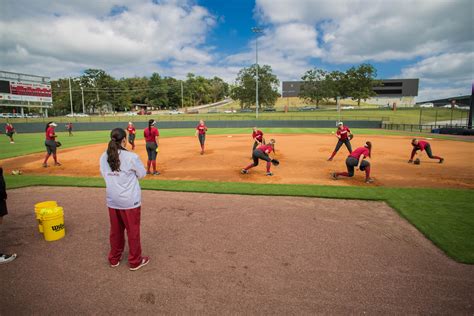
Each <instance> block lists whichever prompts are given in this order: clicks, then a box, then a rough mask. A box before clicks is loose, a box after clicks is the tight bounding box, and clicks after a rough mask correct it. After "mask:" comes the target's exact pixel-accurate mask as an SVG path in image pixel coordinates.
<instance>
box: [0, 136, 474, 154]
mask: <svg viewBox="0 0 474 316" xmlns="http://www.w3.org/2000/svg"><path fill="white" fill-rule="evenodd" d="M335 130H336V129H335V128H265V129H264V131H265V133H266V134H330V133H331V132H334V131H335ZM352 131H353V133H354V134H355V135H408V136H414V137H415V136H421V137H431V138H441V139H452V140H459V138H456V137H453V136H446V135H439V134H430V133H418V132H398V131H389V130H382V129H353V130H352ZM194 132H195V131H194V129H191V128H186V129H161V130H160V135H161V137H177V136H193V135H194ZM109 133H110V132H109V131H91V132H74V136H72V137H69V136H68V134H67V132H58V133H57V135H58V141H60V142H61V143H62V144H63V147H61V148H72V147H77V146H84V145H92V144H100V143H107V142H108V140H109ZM247 133H248V134H249V135H250V133H251V129H250V128H213V129H210V130H209V132H208V135H222V134H247ZM142 138H143V135H142V133H141V132H138V133H137V139H142ZM14 139H15V144H10V143H9V139H8V137H6V136H5V135H0V159H5V158H11V157H18V156H23V155H27V154H32V153H37V152H43V151H45V147H44V134H43V133H31V134H15V135H14ZM465 141H474V138H473V139H471V140H469V139H465Z"/></svg>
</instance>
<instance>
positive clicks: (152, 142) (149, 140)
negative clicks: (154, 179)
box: [143, 119, 160, 176]
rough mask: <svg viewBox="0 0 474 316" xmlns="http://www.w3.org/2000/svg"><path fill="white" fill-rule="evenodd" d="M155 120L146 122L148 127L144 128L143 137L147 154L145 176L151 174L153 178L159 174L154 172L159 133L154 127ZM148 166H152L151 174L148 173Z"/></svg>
mask: <svg viewBox="0 0 474 316" xmlns="http://www.w3.org/2000/svg"><path fill="white" fill-rule="evenodd" d="M155 124H156V122H155V120H153V119H151V120H149V121H148V127H147V128H145V131H144V132H143V136H145V142H146V146H145V147H146V152H147V154H148V161H147V163H146V174H153V175H154V176H156V175H159V174H160V173H159V172H158V171H156V156H157V154H158V145H159V143H158V136H160V132H159V131H158V129H157V128H156V127H155ZM150 166H153V173H151V172H150Z"/></svg>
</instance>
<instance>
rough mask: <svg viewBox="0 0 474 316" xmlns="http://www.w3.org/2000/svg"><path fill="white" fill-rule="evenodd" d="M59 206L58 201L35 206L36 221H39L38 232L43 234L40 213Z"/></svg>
mask: <svg viewBox="0 0 474 316" xmlns="http://www.w3.org/2000/svg"><path fill="white" fill-rule="evenodd" d="M56 206H58V203H57V202H56V201H45V202H40V203H37V204H35V215H36V219H37V220H38V230H39V232H40V233H43V225H42V223H41V215H40V212H41V210H42V209H44V208H53V207H56Z"/></svg>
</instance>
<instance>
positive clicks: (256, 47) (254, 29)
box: [252, 27, 263, 119]
mask: <svg viewBox="0 0 474 316" xmlns="http://www.w3.org/2000/svg"><path fill="white" fill-rule="evenodd" d="M252 32H253V33H255V34H256V35H255V62H256V65H257V69H256V72H257V76H256V80H255V105H256V108H255V117H256V118H257V119H258V34H259V33H262V32H263V31H262V29H261V28H258V27H252Z"/></svg>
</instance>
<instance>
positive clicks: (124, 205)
mask: <svg viewBox="0 0 474 316" xmlns="http://www.w3.org/2000/svg"><path fill="white" fill-rule="evenodd" d="M126 137H127V134H126V133H125V131H124V130H123V129H121V128H115V129H113V130H112V132H111V133H110V142H109V145H108V148H107V151H106V152H105V153H103V154H102V156H101V157H100V173H101V174H102V177H103V178H104V180H105V185H106V192H107V193H106V194H107V207H108V208H109V218H110V252H109V256H108V259H109V263H110V267H112V268H115V267H118V266H119V265H120V260H121V259H122V253H123V250H124V246H125V235H124V231H125V230H126V231H127V238H128V248H129V254H128V263H129V265H130V270H132V271H135V270H138V269H140V268H141V267H143V266H145V265H147V264H148V262H150V258H149V257H142V247H141V242H140V215H141V203H142V201H141V188H140V183H139V182H138V179H142V178H143V177H145V175H146V171H145V167H144V166H143V164H142V162H141V161H140V158H139V157H138V155H137V154H135V153H132V152H129V151H127V150H126V149H125V146H126V145H127V140H126Z"/></svg>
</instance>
